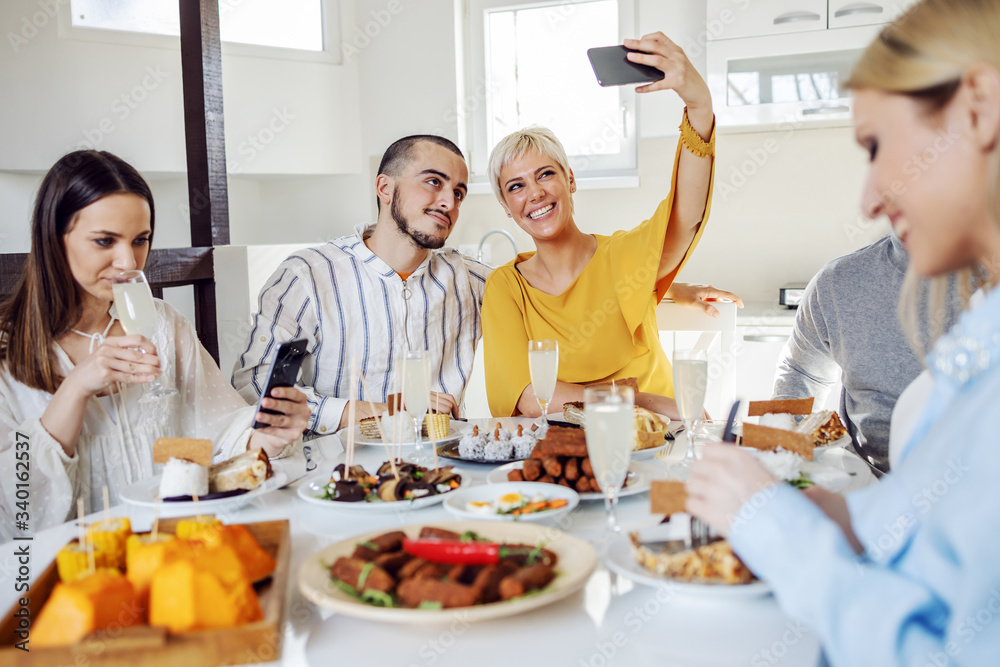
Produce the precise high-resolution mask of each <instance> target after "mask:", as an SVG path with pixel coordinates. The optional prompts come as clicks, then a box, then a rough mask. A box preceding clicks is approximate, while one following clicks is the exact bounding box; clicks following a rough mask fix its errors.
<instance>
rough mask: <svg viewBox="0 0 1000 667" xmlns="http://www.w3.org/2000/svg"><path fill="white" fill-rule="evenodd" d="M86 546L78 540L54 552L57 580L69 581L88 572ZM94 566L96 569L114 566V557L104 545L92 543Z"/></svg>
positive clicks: (88, 564) (79, 577)
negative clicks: (99, 545) (57, 573)
mask: <svg viewBox="0 0 1000 667" xmlns="http://www.w3.org/2000/svg"><path fill="white" fill-rule="evenodd" d="M88 561H89V558H88V557H87V546H86V545H85V544H79V543H78V542H71V543H70V544H67V545H66V546H64V547H63V548H62V549H60V550H59V553H57V554H56V569H57V570H58V572H59V580H60V581H63V582H66V583H69V582H71V581H76V580H77V579H81V578H83V577H85V576H87V575H88V574H90V563H89V562H88ZM94 567H95V568H96V569H105V568H115V567H116V566H115V564H114V557H113V555H112V554H110V553H109V552H108V551H107V549H105V548H104V547H98V546H97V545H94Z"/></svg>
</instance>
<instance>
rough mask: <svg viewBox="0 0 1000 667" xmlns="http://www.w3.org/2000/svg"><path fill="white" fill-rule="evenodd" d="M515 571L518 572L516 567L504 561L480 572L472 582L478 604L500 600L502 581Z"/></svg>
mask: <svg viewBox="0 0 1000 667" xmlns="http://www.w3.org/2000/svg"><path fill="white" fill-rule="evenodd" d="M515 571H517V566H516V565H514V564H513V563H509V562H504V561H502V562H500V563H499V564H498V565H489V566H487V567H484V568H483V569H482V570H480V571H479V574H478V575H477V576H476V580H475V581H473V582H472V588H473V589H475V591H476V602H477V603H479V604H483V603H486V602H496V601H497V600H499V599H500V581H501V580H502V579H503V578H504V577H506V576H507V575H509V574H513V573H514V572H515Z"/></svg>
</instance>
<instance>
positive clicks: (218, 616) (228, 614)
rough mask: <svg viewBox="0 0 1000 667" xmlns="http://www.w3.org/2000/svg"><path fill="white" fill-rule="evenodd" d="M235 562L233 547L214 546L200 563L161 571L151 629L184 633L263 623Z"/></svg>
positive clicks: (152, 602) (185, 562)
mask: <svg viewBox="0 0 1000 667" xmlns="http://www.w3.org/2000/svg"><path fill="white" fill-rule="evenodd" d="M227 552H228V553H227ZM231 558H235V552H233V551H232V549H231V548H229V547H211V548H207V549H206V550H205V551H204V552H203V553H201V554H200V555H199V557H198V558H197V559H196V560H179V561H176V562H173V563H169V564H167V565H163V566H161V567H160V568H159V569H157V570H156V573H155V574H154V575H153V581H152V585H151V587H150V596H149V623H150V625H157V626H164V627H166V628H168V629H169V630H170V631H171V632H174V633H179V632H186V631H189V630H206V629H212V628H226V627H233V626H236V625H242V624H244V623H252V622H254V621H259V620H261V619H262V618H263V617H264V614H263V611H262V610H261V607H260V601H259V600H258V599H257V594H256V593H255V592H254V590H253V586H251V584H250V583H249V582H248V581H247V580H246V579H245V573H244V572H241V571H239V570H238V569H237V571H236V572H234V571H233V569H232V561H231V560H230V559H231Z"/></svg>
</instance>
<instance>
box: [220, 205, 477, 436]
mask: <svg viewBox="0 0 1000 667" xmlns="http://www.w3.org/2000/svg"><path fill="white" fill-rule="evenodd" d="M372 229H374V226H373V225H366V224H360V225H358V226H357V227H356V228H355V233H354V234H352V235H350V236H344V237H341V238H338V239H334V240H332V241H330V242H329V243H326V244H324V245H321V246H317V247H314V248H308V249H306V250H301V251H299V252H296V253H294V254H292V255H291V256H289V257H288V258H287V259H286V260H285V261H284V262H282V263H281V265H280V266H279V267H278V269H277V270H276V271H275V272H274V274H273V275H272V276H271V277H270V279H268V281H267V282H266V283H265V284H264V288H263V290H262V291H261V293H260V300H259V304H258V312H257V313H256V314H255V315H254V317H253V321H252V324H251V329H250V333H249V335H248V340H247V346H246V349H245V350H244V352H243V354H242V355H240V357H239V359H238V361H237V363H236V367H235V369H234V374H233V386H235V387H236V389H237V390H238V391H239V392H240V394H241V395H242V396H243V397H244V398H245V399H246V400H247V401H256V400H257V398H258V397H259V396H260V393H261V391H263V385H264V383H265V382H266V381H267V378H266V374H267V369H268V364H269V363H270V359H271V356H272V355H273V354H274V351H275V350H276V349H277V347H278V345H280V344H281V343H283V342H285V341H287V340H291V339H294V338H305V339H307V340H308V341H309V345H308V351H309V353H310V357H309V358H307V359H306V361H305V363H304V364H303V367H302V368H303V371H302V377H301V379H300V381H299V384H300V387H299V388H300V389H302V390H303V391H304V392H305V393H306V395H307V397H308V399H309V404H310V406H311V408H312V418H311V421H310V424H309V427H310V429H311V430H312V431H313V432H314V433H316V434H325V433H332V432H333V431H335V430H336V429H337V426H338V425H339V424H340V420H341V416H342V415H343V411H344V409H345V407H346V406H347V397H348V396H350V376H351V362H352V360H353V359H356V360H357V364H358V372H359V374H360V375H362V376H363V377H364V384H363V385H362V383H361V382H360V381H359V382H358V388H357V396H358V398H359V399H362V400H368V399H371V400H373V401H376V402H381V403H384V402H386V400H387V396H388V394H391V393H393V392H397V391H401V386H402V385H401V373H400V371H401V368H402V366H401V355H402V353H403V352H404V351H406V350H407V349H422V350H426V351H428V352H429V358H428V364H427V368H428V379H429V382H430V385H431V390H432V391H441V392H446V393H449V394H451V395H453V396H454V397H455V398H456V400H457V401H458V402H459V404H461V401H462V397H463V395H464V393H465V386H466V383H467V382H468V380H469V376H470V374H471V372H472V359H473V355H474V354H475V350H476V342H477V341H478V340H479V337H480V335H482V326H481V320H480V314H479V313H480V307H481V305H482V299H483V290H484V287H485V285H486V277H487V276H488V275H489V272H490V268H489V267H488V266H486V265H485V264H482V263H480V262H476V261H474V260H472V259H470V258H468V257H466V256H465V255H462V254H461V253H459V252H458V251H456V250H454V249H452V248H442V249H441V250H431V251H429V252H428V254H427V258H426V259H425V260H424V261H423V263H422V264H421V265H420V266H419V267H417V269H416V270H415V271H414V272H413V273H412V274H411V275H410V276H409V278H407V279H406V281H404V280H403V279H402V278H400V277H399V275H398V274H397V273H396V272H395V271H393V269H392V268H390V267H389V265H387V264H386V263H385V262H383V261H382V260H381V259H379V257H378V256H377V255H375V253H373V252H372V251H371V250H369V249H368V247H367V246H366V245H365V243H364V241H363V240H362V238H363V236H368V235H369V234H370V233H371V231H372ZM366 389H367V390H368V391H369V392H371V393H370V394H369V393H368V392H366V391H365V390H366Z"/></svg>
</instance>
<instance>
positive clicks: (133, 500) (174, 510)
mask: <svg viewBox="0 0 1000 667" xmlns="http://www.w3.org/2000/svg"><path fill="white" fill-rule="evenodd" d="M161 476H162V475H156V476H155V477H148V478H146V479H142V480H139V481H138V482H135V483H134V484H130V485H128V486H127V487H125V489H124V490H123V491H122V492H121V494H119V497H120V498H121V499H122V502H124V503H127V504H129V505H135V506H137V507H146V508H149V509H158V510H159V512H160V514H161V515H163V516H174V515H178V516H182V515H186V514H192V513H199V514H209V513H212V512H227V511H232V510H236V509H239V508H241V507H244V506H245V505H249V504H250V503H252V502H253V501H254V500H255V499H257V498H260V497H261V496H263V495H264V494H267V493H270V492H271V491H274V490H275V489H280V488H281V487H283V486H284V485H285V484H287V483H288V477H287V476H286V475H285V473H283V472H280V471H275V473H274V475H272V476H271V479H267V480H264V483H263V484H261V485H260V486H258V487H257V488H256V489H254V490H252V491H247V492H246V493H243V494H241V495H238V496H230V497H229V498H216V499H214V500H200V499H199V500H198V502H197V504H196V503H195V502H194V501H193V500H191V501H187V502H176V503H171V502H166V503H165V502H158V498H159V495H160V477H161Z"/></svg>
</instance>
